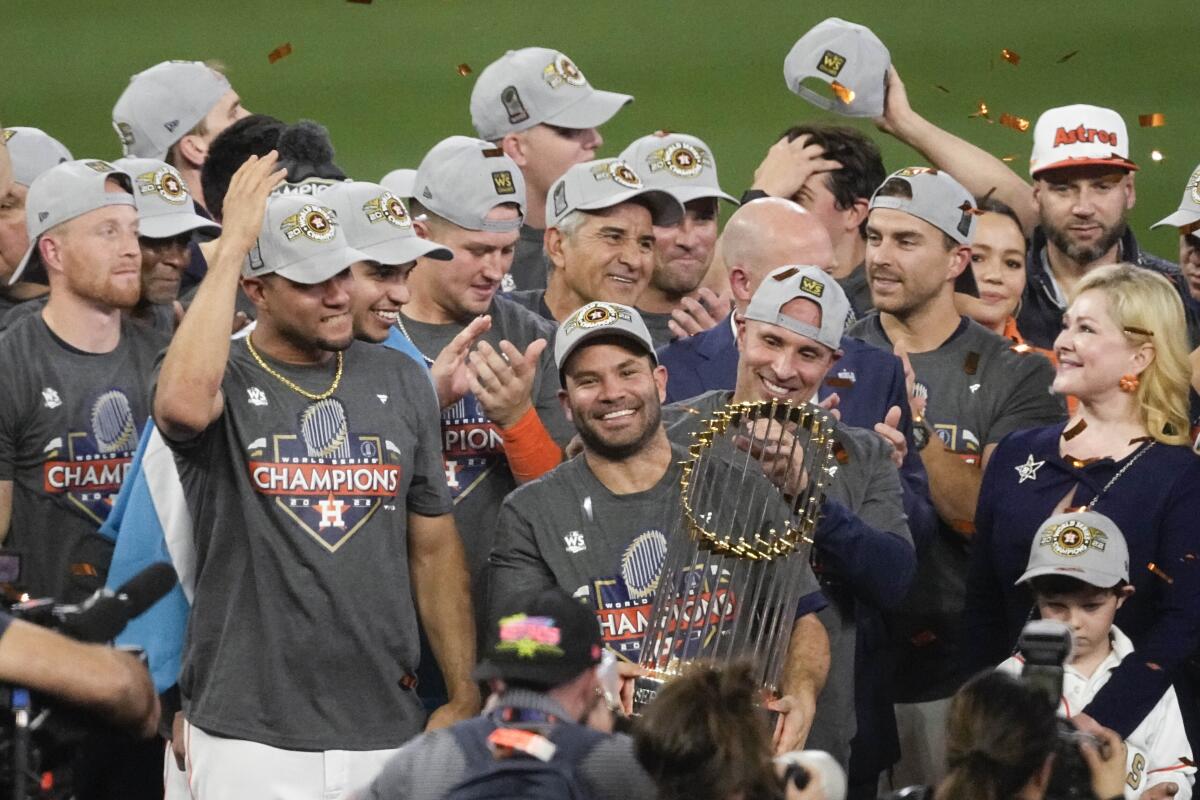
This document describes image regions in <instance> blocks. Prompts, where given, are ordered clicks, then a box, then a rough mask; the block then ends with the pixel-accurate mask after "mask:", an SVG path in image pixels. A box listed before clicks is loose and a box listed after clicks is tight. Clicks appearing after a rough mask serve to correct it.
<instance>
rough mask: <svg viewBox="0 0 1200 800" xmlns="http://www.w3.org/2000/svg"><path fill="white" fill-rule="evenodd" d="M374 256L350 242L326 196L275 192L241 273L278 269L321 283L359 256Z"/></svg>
mask: <svg viewBox="0 0 1200 800" xmlns="http://www.w3.org/2000/svg"><path fill="white" fill-rule="evenodd" d="M372 260H373V259H372V258H371V257H370V256H368V255H367V254H366V253H364V252H362V251H360V250H355V249H354V248H352V247H350V246H349V244H348V243H347V241H346V233H345V231H343V230H342V225H341V222H340V221H339V220H338V215H337V212H336V211H334V210H333V209H332V208H330V207H329V206H327V205H325V203H324V197H321V198H310V197H297V196H294V195H274V196H272V197H271V198H270V199H269V200H268V201H267V213H266V214H265V215H264V217H263V226H262V231H261V232H260V233H259V234H258V242H257V244H255V246H254V247H253V248H252V249H251V250H250V252H249V254H247V256H246V262H245V263H244V264H243V265H242V277H243V278H257V277H259V276H262V275H270V274H271V273H276V274H279V275H282V276H283V277H285V278H287V279H288V280H290V281H295V282H296V283H307V284H313V283H321V282H322V281H327V280H329V279H330V278H332V277H333V276H334V275H337V274H338V273H339V272H341V271H342V270H344V269H346V268H348V267H349V266H350V265H351V264H353V263H355V262H356V261H372Z"/></svg>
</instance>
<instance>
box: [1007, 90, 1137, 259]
mask: <svg viewBox="0 0 1200 800" xmlns="http://www.w3.org/2000/svg"><path fill="white" fill-rule="evenodd" d="M1135 171H1137V165H1136V164H1135V163H1133V161H1131V160H1130V159H1129V134H1128V132H1127V131H1126V128H1125V121H1124V120H1123V119H1121V115H1120V114H1118V113H1117V112H1115V111H1113V110H1111V109H1108V108H1101V107H1099V106H1090V105H1083V104H1078V105H1072V106H1063V107H1061V108H1052V109H1050V110H1048V111H1046V112H1045V113H1044V114H1042V116H1041V117H1039V118H1038V121H1037V124H1036V125H1035V126H1034V129H1033V152H1032V154H1031V156H1030V159H1029V172H1030V175H1031V176H1032V177H1033V197H1034V201H1035V202H1036V203H1037V208H1038V219H1039V224H1040V225H1041V227H1042V230H1043V231H1045V233H1046V237H1047V238H1048V239H1049V240H1050V242H1051V243H1052V244H1053V245H1054V246H1055V247H1056V248H1057V249H1058V250H1060V251H1061V252H1062V253H1064V254H1066V255H1067V256H1068V257H1069V258H1071V259H1072V260H1073V261H1076V262H1077V263H1080V264H1090V263H1092V262H1094V261H1097V260H1098V259H1100V258H1102V257H1103V256H1104V255H1105V254H1106V253H1108V252H1109V251H1110V250H1111V249H1112V248H1113V247H1114V246H1115V245H1116V244H1117V242H1118V241H1119V240H1120V239H1121V236H1123V235H1124V233H1125V230H1126V228H1127V219H1128V215H1129V211H1130V210H1131V209H1132V208H1133V205H1134V202H1135V201H1136V199H1137V196H1136V193H1135V190H1134V180H1133V173H1134V172H1135Z"/></svg>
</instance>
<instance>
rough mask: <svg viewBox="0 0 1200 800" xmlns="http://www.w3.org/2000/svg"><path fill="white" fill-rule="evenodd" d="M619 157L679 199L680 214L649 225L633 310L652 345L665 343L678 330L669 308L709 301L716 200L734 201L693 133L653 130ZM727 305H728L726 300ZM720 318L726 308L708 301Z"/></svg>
mask: <svg viewBox="0 0 1200 800" xmlns="http://www.w3.org/2000/svg"><path fill="white" fill-rule="evenodd" d="M620 158H621V160H622V161H624V162H625V163H627V164H630V165H631V166H633V168H634V169H635V170H637V172H638V174H639V175H641V176H642V180H644V181H645V182H646V185H647V186H649V187H650V188H651V189H662V190H663V191H666V192H670V193H671V194H673V195H674V196H675V199H677V200H678V201H679V202H680V203H683V209H684V214H683V219H681V220H680V221H679V222H676V223H675V224H674V225H656V226H654V271H653V272H651V273H650V283H649V284H648V285H647V286H646V288H645V290H644V291H643V292H642V294H641V296H640V297H638V299H637V309H638V313H640V314H641V315H642V321H643V322H645V323H646V327H647V328H648V329H649V330H650V336H651V337H652V338H653V339H654V346H655V347H656V348H661V347H666V346H667V345H668V344H670V343H671V340H672V339H673V338H675V336H676V334H683V329H682V328H678V323H676V328H675V329H673V328H672V326H671V322H672V319H673V318H672V313H671V312H673V311H674V310H675V309H677V308H679V306H680V305H681V304H682V303H683V302H684V301H685V298H686V299H687V300H688V301H690V302H694V303H699V302H701V301H704V302H705V304H706V305H712V301H714V300H715V299H716V297H715V295H713V294H711V293H710V292H708V291H704V292H700V291H698V290H699V289H700V287H701V286H702V285H703V284H704V281H705V277H706V276H707V275H708V271H709V268H710V267H711V266H712V263H713V255H714V254H715V252H716V244H717V210H718V209H717V201H718V200H726V201H728V202H730V203H735V204H736V201H735V200H734V199H733V198H732V197H730V196H729V195H728V194H726V193H725V192H723V191H721V185H720V184H719V183H718V182H717V164H716V160H715V159H714V158H713V155H712V150H710V149H709V147H708V145H707V144H705V143H704V142H703V141H701V140H700V139H697V138H696V137H695V136H688V135H687V134H684V133H666V134H664V133H661V132H660V133H655V134H651V135H650V136H643V137H642V138H640V139H638V140H637V141H635V142H633V143H632V144H631V145H629V146H628V147H626V148H625V150H624V151H623V152H622V153H621V156H620ZM726 308H728V305H726ZM711 310H712V311H713V312H715V316H716V317H717V318H718V319H719V318H720V317H722V316H724V313H725V310H724V309H719V308H717V306H715V305H713V307H712V309H711Z"/></svg>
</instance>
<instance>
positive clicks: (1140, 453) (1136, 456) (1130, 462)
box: [1085, 439, 1158, 511]
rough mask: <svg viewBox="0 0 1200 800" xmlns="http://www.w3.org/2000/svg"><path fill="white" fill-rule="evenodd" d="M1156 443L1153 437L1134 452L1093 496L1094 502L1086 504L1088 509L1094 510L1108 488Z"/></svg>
mask: <svg viewBox="0 0 1200 800" xmlns="http://www.w3.org/2000/svg"><path fill="white" fill-rule="evenodd" d="M1156 444H1158V442H1156V441H1155V440H1153V439H1151V440H1150V444H1148V445H1146V446H1145V447H1143V448H1141V449H1140V450H1138V451H1137V452H1136V453H1134V454H1133V457H1132V458H1130V459H1129V460H1128V461H1126V462H1125V466H1123V467H1121V468H1120V469H1119V470H1117V474H1116V475H1113V476H1112V477H1111V478H1109V479H1108V483H1106V484H1104V488H1103V489H1101V490H1100V491H1099V492H1097V493H1096V496H1095V497H1093V498H1092V502H1090V503H1088V504H1087V506H1085V507H1086V508H1087V510H1088V511H1091V510H1093V509H1094V508H1095V507H1096V503H1098V502H1099V501H1100V498H1101V497H1103V496H1104V495H1106V494H1108V490H1109V489H1111V488H1112V487H1113V484H1114V483H1116V482H1117V481H1119V480H1120V479H1121V476H1122V475H1124V474H1125V473H1126V471H1128V469H1129V468H1130V467H1132V466H1133V465H1134V464H1136V463H1137V460H1138V459H1139V458H1141V457H1142V456H1144V455H1146V453H1149V452H1150V449H1151V448H1152V447H1154V445H1156Z"/></svg>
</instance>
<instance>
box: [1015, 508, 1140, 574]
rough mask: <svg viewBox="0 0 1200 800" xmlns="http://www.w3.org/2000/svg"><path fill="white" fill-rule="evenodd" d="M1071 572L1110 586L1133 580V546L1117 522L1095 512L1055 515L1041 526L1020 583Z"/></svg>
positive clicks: (1072, 512)
mask: <svg viewBox="0 0 1200 800" xmlns="http://www.w3.org/2000/svg"><path fill="white" fill-rule="evenodd" d="M1039 575H1067V576H1070V577H1072V578H1077V579H1079V580H1081V581H1083V582H1084V583H1087V584H1090V585H1092V586H1098V587H1100V588H1102V589H1108V588H1110V587H1113V586H1116V585H1117V584H1118V583H1120V582H1121V581H1128V580H1129V547H1128V545H1127V544H1126V543H1125V536H1124V534H1122V533H1121V529H1120V528H1118V527H1117V523H1115V522H1113V521H1112V520H1111V519H1109V518H1108V517H1106V516H1104V515H1103V514H1098V513H1096V512H1095V511H1071V512H1067V513H1064V514H1055V515H1054V516H1053V517H1050V519H1048V520H1046V521H1045V522H1043V523H1042V524H1041V526H1040V527H1039V528H1038V533H1037V536H1035V537H1034V540H1033V544H1032V546H1031V547H1030V548H1029V564H1028V565H1027V566H1026V568H1025V572H1024V573H1023V574H1022V575H1021V577H1019V578H1017V581H1016V582H1017V583H1018V584H1021V583H1024V582H1025V581H1027V580H1029V579H1030V578H1036V577H1038V576H1039Z"/></svg>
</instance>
